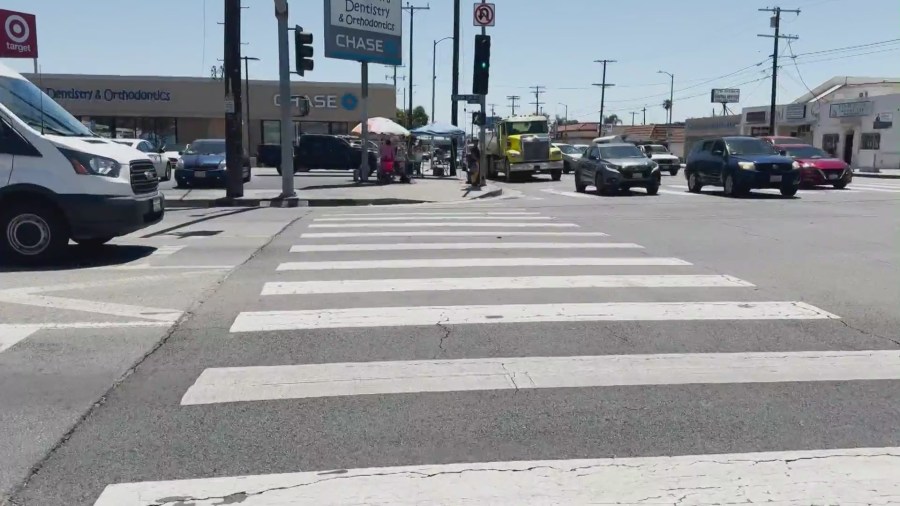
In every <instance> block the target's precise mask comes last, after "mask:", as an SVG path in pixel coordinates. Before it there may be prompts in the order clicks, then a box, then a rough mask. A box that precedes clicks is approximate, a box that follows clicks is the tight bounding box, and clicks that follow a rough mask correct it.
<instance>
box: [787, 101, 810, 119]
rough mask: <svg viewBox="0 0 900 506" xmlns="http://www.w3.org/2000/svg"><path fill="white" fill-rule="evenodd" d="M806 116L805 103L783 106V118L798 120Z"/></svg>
mask: <svg viewBox="0 0 900 506" xmlns="http://www.w3.org/2000/svg"><path fill="white" fill-rule="evenodd" d="M804 118H806V104H790V105H788V106H785V108H784V119H786V120H798V119H804Z"/></svg>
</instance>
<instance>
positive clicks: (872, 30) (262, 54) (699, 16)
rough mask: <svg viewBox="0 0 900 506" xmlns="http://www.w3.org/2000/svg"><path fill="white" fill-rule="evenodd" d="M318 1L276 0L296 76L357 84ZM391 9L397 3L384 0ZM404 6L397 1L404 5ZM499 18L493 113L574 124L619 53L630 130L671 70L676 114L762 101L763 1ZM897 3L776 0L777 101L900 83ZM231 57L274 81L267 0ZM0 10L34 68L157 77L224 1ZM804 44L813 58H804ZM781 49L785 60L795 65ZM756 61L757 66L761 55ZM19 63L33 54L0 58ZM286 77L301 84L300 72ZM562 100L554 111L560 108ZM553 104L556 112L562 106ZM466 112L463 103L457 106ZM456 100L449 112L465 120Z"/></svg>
mask: <svg viewBox="0 0 900 506" xmlns="http://www.w3.org/2000/svg"><path fill="white" fill-rule="evenodd" d="M324 1H325V0H289V4H290V9H291V11H290V21H289V23H290V24H291V25H295V24H296V25H301V26H303V27H304V28H305V30H306V31H310V32H312V33H313V34H314V36H315V43H314V46H315V53H316V55H315V57H314V60H315V70H314V71H312V72H310V73H307V75H306V77H305V78H302V79H305V80H308V81H325V82H356V83H358V82H359V80H360V77H359V76H360V65H359V63H356V62H351V61H345V60H334V59H326V58H324V57H323V56H322V54H323V52H324V49H323V46H322V34H323V27H324V13H323V6H324V3H323V2H324ZM393 1H394V2H397V1H398V0H393ZM407 3H410V2H404V5H406V4H407ZM411 3H412V4H413V5H416V6H420V7H425V6H428V7H430V9H429V10H419V11H416V14H415V31H414V37H415V40H414V45H413V53H414V54H413V65H412V70H413V71H414V74H413V78H414V82H413V93H414V102H415V105H422V106H424V107H425V109H426V111H427V112H428V113H429V114H431V96H432V95H431V84H432V83H431V73H432V62H433V61H434V60H433V58H432V50H433V47H434V46H433V41H434V40H436V39H441V38H443V37H447V36H450V35H452V30H453V2H452V1H451V0H412V1H411ZM494 3H495V4H496V11H497V19H496V26H495V27H492V28H489V29H488V34H489V35H491V38H492V44H491V46H492V47H491V71H490V72H491V78H490V95H489V96H488V103H489V104H495V111H496V114H497V115H500V116H506V115H508V114H509V113H510V112H511V111H510V107H509V104H510V100H508V99H507V97H508V96H511V95H518V96H520V97H521V100H520V101H519V107H518V109H517V112H529V111H530V112H534V111H535V105H534V104H532V102H535V100H536V98H535V94H534V90H533V88H531V87H533V86H542V87H544V88H543V93H541V94H540V102H542V107H543V111H544V112H546V113H547V114H550V115H555V114H558V115H559V116H564V115H565V114H566V110H567V109H568V118H569V119H577V120H580V121H598V120H599V118H600V115H599V109H600V89H599V88H598V87H595V86H593V83H599V82H600V81H601V71H602V66H601V65H600V64H598V63H594V60H599V59H609V60H616V63H610V64H609V66H608V68H607V82H608V83H611V84H614V85H615V86H613V87H609V88H607V93H606V104H605V110H606V113H607V114H610V113H614V114H616V115H618V116H619V117H620V118H621V119H622V120H623V121H624V122H625V124H631V121H632V119H633V116H632V114H631V113H632V112H637V113H638V114H637V115H636V117H634V119H635V121H636V122H637V123H638V124H640V123H641V121H642V120H643V113H642V112H641V110H642V109H643V108H645V107H646V116H647V117H646V120H647V123H654V122H664V121H665V111H664V110H663V108H662V102H663V100H664V99H666V98H668V95H669V87H670V79H669V76H668V75H664V74H660V73H658V71H660V70H662V71H666V72H669V73H673V74H674V75H675V79H674V83H675V85H674V89H675V92H674V97H675V100H674V109H673V112H674V120H675V121H683V120H684V119H686V118H689V117H702V116H710V115H711V114H712V111H713V109H717V110H718V109H720V108H721V106H715V105H714V104H711V103H710V98H709V93H710V89H711V88H740V89H741V103H740V104H737V105H734V106H733V107H732V109H733V110H739V108H740V107H742V106H743V107H748V106H757V105H766V104H768V103H769V99H770V93H771V80H770V79H768V78H767V76H769V75H770V74H771V66H772V63H771V60H768V58H769V56H770V55H771V54H772V49H773V47H772V42H773V39H771V38H761V37H758V34H772V29H771V28H770V26H769V17H770V14H769V13H766V12H759V11H758V9H760V8H767V7H774V4H766V3H764V2H763V1H761V0H760V1H758V0H669V1H664V0H641V1H629V0H554V1H547V0H494ZM898 4H900V2H898V0H796V1H795V2H794V3H790V4H787V3H786V4H780V7H782V8H784V9H798V8H799V9H800V10H801V11H802V12H801V14H800V15H795V14H790V13H784V14H783V19H782V33H786V34H790V35H796V36H798V37H799V39H798V40H796V41H793V42H792V43H791V44H790V47H788V46H787V44H785V43H784V41H782V47H781V51H779V53H780V54H781V55H782V57H781V59H780V61H779V66H780V70H779V79H778V87H777V88H778V101H779V103H786V102H790V101H792V100H794V99H796V98H797V97H799V96H801V95H803V94H804V93H806V92H807V86H809V87H811V88H814V87H816V86H818V85H819V84H821V83H822V82H824V81H826V80H827V79H829V78H831V77H834V76H839V75H850V76H872V77H897V78H898V79H900V40H895V41H894V42H890V43H885V44H880V45H872V46H865V47H861V48H856V49H849V50H845V51H842V52H829V51H828V50H831V49H836V48H846V47H850V46H859V45H864V44H870V43H876V42H882V41H889V40H894V39H900V28H898V27H900V5H898ZM243 5H244V6H245V7H248V8H246V9H244V10H243V18H242V23H243V26H242V38H243V41H244V42H246V43H248V44H246V45H244V46H243V47H242V51H243V54H244V55H246V56H254V57H257V58H260V59H261V61H259V62H252V63H251V66H250V75H251V78H252V79H276V78H277V76H278V70H277V60H278V57H277V56H278V55H277V35H276V30H275V28H276V20H275V16H274V8H273V1H272V0H243ZM0 7H2V8H4V9H9V10H16V11H23V12H29V13H32V14H35V15H36V16H37V29H38V47H39V51H40V60H39V64H40V68H41V71H42V72H45V73H78V74H114V75H162V76H195V77H208V76H209V75H210V67H211V66H213V65H218V64H219V62H218V61H217V60H218V59H219V58H221V57H222V47H223V42H222V39H223V33H222V26H221V25H219V24H218V22H220V21H222V19H223V16H222V14H223V1H222V0H82V1H80V2H77V5H76V2H74V1H73V0H3V2H2V5H0ZM472 9H473V0H468V1H463V2H462V5H461V12H462V22H461V27H462V29H461V32H462V33H461V42H462V43H461V46H460V47H461V58H460V61H461V64H460V92H461V93H468V92H469V91H470V90H471V86H472V77H471V76H472V68H471V67H472V54H473V39H474V35H475V34H476V33H477V30H479V29H477V28H475V27H473V26H472ZM403 18H404V26H403V39H404V40H403V45H404V49H403V52H404V67H402V68H400V69H398V74H399V75H400V76H401V77H405V79H401V80H400V81H398V85H397V87H398V90H397V96H398V98H397V101H398V104H399V103H400V102H401V101H402V90H403V88H408V86H409V76H408V74H409V70H410V64H409V54H408V53H409V33H410V30H409V21H410V16H409V14H408V13H404V16H403ZM452 50H453V46H452V41H450V40H447V41H444V42H442V43H440V44H439V45H438V46H437V58H436V74H437V78H436V80H435V88H436V96H437V98H436V101H437V106H436V110H435V118H434V119H436V120H437V121H442V122H449V120H450V108H451V105H450V91H451V62H452ZM804 53H815V54H804ZM791 54H794V55H798V56H797V57H796V59H793V58H791ZM767 60H768V61H767ZM4 63H6V64H7V65H11V66H13V67H14V68H16V69H18V70H20V71H27V72H30V71H31V68H32V62H31V61H30V60H4ZM392 72H393V69H392V68H391V67H385V66H381V65H370V71H369V76H370V80H371V82H373V83H374V82H383V83H386V82H390V81H391V79H390V77H391V75H392ZM293 79H294V80H300V79H301V78H300V77H298V76H294V77H293ZM564 104H565V105H564ZM566 105H567V106H568V107H566ZM470 111H471V110H470ZM462 113H463V112H462V109H461V111H460V114H461V115H462Z"/></svg>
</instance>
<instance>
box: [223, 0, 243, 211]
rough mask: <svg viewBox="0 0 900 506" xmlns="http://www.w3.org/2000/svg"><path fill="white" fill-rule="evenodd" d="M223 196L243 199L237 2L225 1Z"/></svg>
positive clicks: (239, 11)
mask: <svg viewBox="0 0 900 506" xmlns="http://www.w3.org/2000/svg"><path fill="white" fill-rule="evenodd" d="M224 31H225V37H224V46H225V47H224V55H225V168H226V171H225V188H226V191H225V196H226V197H228V198H238V197H243V196H244V181H243V167H244V149H243V147H241V137H243V135H241V127H242V126H243V125H242V121H241V109H242V108H241V84H242V83H241V0H225V30H224Z"/></svg>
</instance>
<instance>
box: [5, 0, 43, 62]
mask: <svg viewBox="0 0 900 506" xmlns="http://www.w3.org/2000/svg"><path fill="white" fill-rule="evenodd" d="M37 57H38V46H37V21H36V19H35V17H34V14H26V13H24V12H15V11H7V10H3V9H0V58H37Z"/></svg>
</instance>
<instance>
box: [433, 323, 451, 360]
mask: <svg viewBox="0 0 900 506" xmlns="http://www.w3.org/2000/svg"><path fill="white" fill-rule="evenodd" d="M449 321H450V317H448V316H445V315H443V314H442V315H441V319H440V320H438V321H437V323H435V325H436V326H437V328H438V329H440V330H441V332H443V334H442V335H441V337H440V339H439V340H438V351H437V352H436V353H435V354H434V357H432V358H438V357H440V356H441V355H443V354H444V351H445V350H444V343H445V342H446V341H447V339H448V338H449V337H450V334H451V333H453V329H452V328H451V327H450V326H449V325H447V323H448V322H449Z"/></svg>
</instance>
